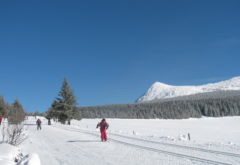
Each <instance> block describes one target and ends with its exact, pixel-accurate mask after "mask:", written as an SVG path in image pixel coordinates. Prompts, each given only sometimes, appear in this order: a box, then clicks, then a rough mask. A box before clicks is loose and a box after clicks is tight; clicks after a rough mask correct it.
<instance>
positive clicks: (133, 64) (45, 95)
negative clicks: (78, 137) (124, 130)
mask: <svg viewBox="0 0 240 165" xmlns="http://www.w3.org/2000/svg"><path fill="white" fill-rule="evenodd" d="M239 8H240V1H237V0H231V1H228V0H225V1H222V0H211V1H205V0H202V1H192V0H189V1H186V0H183V1H178V0H176V1H171V0H169V1H167V0H166V1H160V0H158V1H151V0H148V1H141V0H135V1H131V0H128V1H125V0H121V1H113V0H109V1H104V0H103V1H99V0H96V1H94V0H91V1H85V2H83V1H77V0H76V1H73V0H68V1H61V0H56V1H53V0H41V1H33V0H28V1H27V0H21V1H19V0H15V1H14V0H13V1H0V75H1V79H0V95H3V96H4V97H5V100H6V101H8V102H9V103H11V102H13V100H14V99H16V98H18V99H19V100H20V102H21V103H22V104H23V106H24V108H25V109H26V110H27V111H35V110H39V111H45V110H47V108H49V107H50V104H51V103H52V101H53V100H54V98H55V97H56V96H57V94H58V92H59V90H60V87H61V84H62V82H63V78H64V77H67V79H68V81H69V83H70V86H71V88H73V90H74V93H75V95H76V97H77V99H78V104H79V105H80V106H87V105H99V104H112V103H130V102H134V101H135V100H136V99H137V98H138V97H139V96H140V95H142V94H143V93H144V92H145V91H146V90H147V88H148V87H150V85H151V84H152V83H154V82H155V81H161V82H164V83H168V84H172V85H199V84H204V83H209V82H216V81H221V80H225V79H229V78H231V77H234V76H240V65H239V61H240V30H239V29H240V19H239V18H240V10H239Z"/></svg>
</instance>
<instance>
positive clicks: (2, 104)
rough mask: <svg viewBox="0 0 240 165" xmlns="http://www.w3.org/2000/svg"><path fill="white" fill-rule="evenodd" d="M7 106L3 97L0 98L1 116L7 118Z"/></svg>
mask: <svg viewBox="0 0 240 165" xmlns="http://www.w3.org/2000/svg"><path fill="white" fill-rule="evenodd" d="M6 109H7V105H6V103H5V101H4V99H3V97H2V96H0V116H6V113H7V110H6Z"/></svg>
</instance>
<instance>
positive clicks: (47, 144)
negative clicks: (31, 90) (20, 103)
mask: <svg viewBox="0 0 240 165" xmlns="http://www.w3.org/2000/svg"><path fill="white" fill-rule="evenodd" d="M100 120H101V119H83V120H81V121H76V120H73V121H71V124H72V125H70V126H69V125H62V124H58V123H54V122H53V124H52V125H51V126H48V125H47V120H45V119H44V118H42V121H43V126H42V130H41V131H39V130H37V129H36V125H35V121H36V119H35V118H29V120H28V121H26V129H27V130H28V134H29V138H28V139H27V140H26V141H24V143H22V144H21V146H20V147H21V149H22V151H23V153H37V154H38V155H39V158H40V160H41V163H42V165H47V164H51V165H75V164H85V165H90V164H99V165H105V164H114V165H120V164H121V165H129V164H131V165H132V164H133V165H134V164H136V165H148V164H160V165H161V164H162V165H164V164H177V165H193V164H194V165H198V164H214V163H215V164H240V125H239V123H240V117H223V118H200V119H184V120H163V119H107V122H108V123H109V125H110V127H109V129H108V131H107V132H108V137H109V140H108V141H107V142H101V141H100V136H99V130H98V129H96V124H97V123H98V122H99V121H100ZM188 133H190V136H191V140H190V141H189V140H188V136H187V134H188Z"/></svg>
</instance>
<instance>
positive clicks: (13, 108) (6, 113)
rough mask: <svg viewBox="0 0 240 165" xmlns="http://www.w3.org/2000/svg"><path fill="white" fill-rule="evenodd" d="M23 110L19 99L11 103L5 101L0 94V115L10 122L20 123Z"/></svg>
mask: <svg viewBox="0 0 240 165" xmlns="http://www.w3.org/2000/svg"><path fill="white" fill-rule="evenodd" d="M25 115H26V113H25V111H24V109H23V106H22V104H21V103H20V102H19V100H15V101H14V102H13V103H12V104H9V103H7V102H6V101H5V100H4V98H3V96H0V116H2V117H4V118H8V122H9V123H10V124H20V123H21V122H23V121H24V119H25Z"/></svg>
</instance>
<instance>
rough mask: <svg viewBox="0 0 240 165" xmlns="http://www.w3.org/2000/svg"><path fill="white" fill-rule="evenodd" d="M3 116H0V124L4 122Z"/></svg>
mask: <svg viewBox="0 0 240 165" xmlns="http://www.w3.org/2000/svg"><path fill="white" fill-rule="evenodd" d="M2 120H3V117H2V116H0V125H1V124H2Z"/></svg>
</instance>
